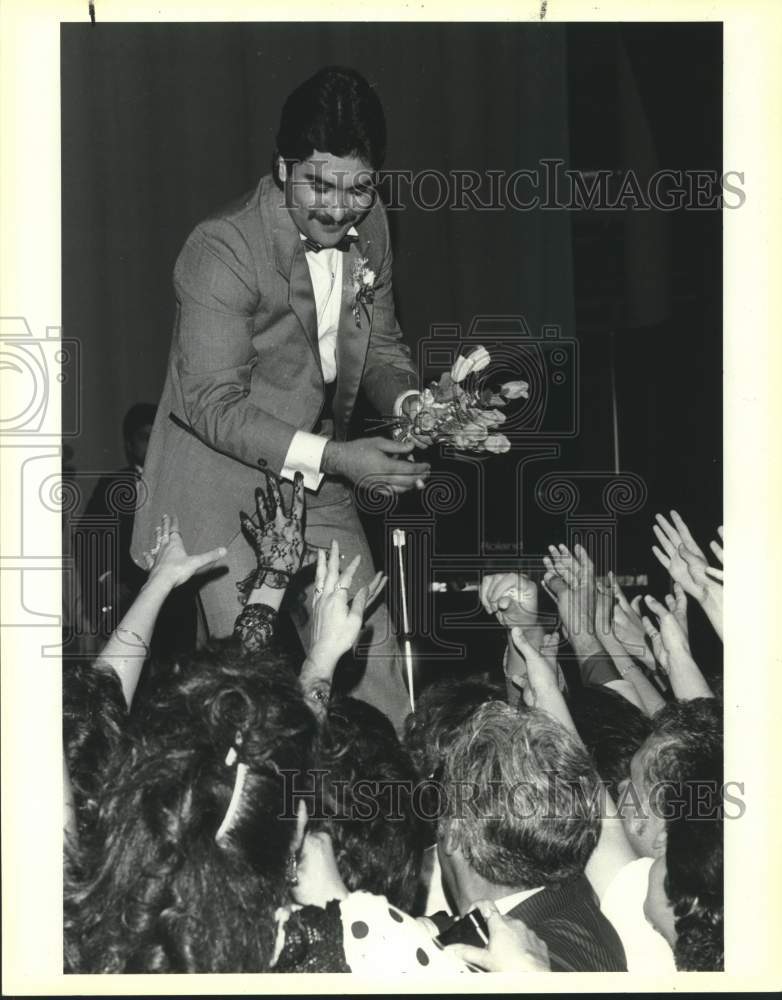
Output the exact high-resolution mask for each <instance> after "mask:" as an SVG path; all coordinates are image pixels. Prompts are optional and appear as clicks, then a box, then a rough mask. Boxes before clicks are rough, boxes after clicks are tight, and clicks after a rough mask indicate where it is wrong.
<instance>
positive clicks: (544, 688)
mask: <svg viewBox="0 0 782 1000" xmlns="http://www.w3.org/2000/svg"><path fill="white" fill-rule="evenodd" d="M511 637H512V639H513V645H514V646H515V647H516V649H517V650H518V651H519V653H521V655H522V656H523V658H524V668H525V669H524V670H520V669H518V667H517V668H516V671H515V672H514V676H513V677H512V678H511V679H512V680H513V681H514V683H516V684H518V686H519V687H521V688H522V690H523V697H524V704H525V705H528V706H529V707H530V708H535V707H544V706H545V704H546V702H547V699H548V697H549V695H550V694H551V692H552V691H556V692H557V694H559V692H560V690H561V689H560V678H559V672H558V670H557V661H556V654H554V657H553V662H552V656H551V650H552V647H554V648H556V645H557V644H558V638H559V637H558V635H557V633H556V632H554V633H552V637H549V636H547V637H546V640H544V642H545V645H544V650H543V651H539V650H538V649H537V648H536V647H535V646H534V645H533V644H532V643H531V642H530V641H529V638H528V637H527V636H526V634H525V632H524V629H523V628H521V627H520V626H516V627H515V628H513V629H512V630H511Z"/></svg>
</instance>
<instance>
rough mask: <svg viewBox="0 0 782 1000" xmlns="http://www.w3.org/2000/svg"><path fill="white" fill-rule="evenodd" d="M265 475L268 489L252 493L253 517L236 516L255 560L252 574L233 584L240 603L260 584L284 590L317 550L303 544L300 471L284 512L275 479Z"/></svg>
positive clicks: (303, 507)
mask: <svg viewBox="0 0 782 1000" xmlns="http://www.w3.org/2000/svg"><path fill="white" fill-rule="evenodd" d="M264 475H265V476H266V487H267V489H266V492H264V490H263V489H261V487H260V486H259V487H258V488H257V489H256V491H255V511H256V516H255V518H251V517H249V516H248V515H247V514H245V512H244V511H241V512H240V513H239V521H240V523H241V526H242V532H243V534H244V537H245V538H246V539H247V541H248V542H249V543H250V545H251V546H252V549H253V551H254V552H255V556H256V559H257V560H258V565H257V566H256V568H255V569H254V570H253V571H252V573H250V574H248V576H246V577H245V578H244V580H240V581H239V582H238V583H237V584H236V588H237V590H238V591H239V601H240V603H241V604H245V603H246V602H247V598H248V596H249V595H250V594H251V593H252V591H253V590H255V589H256V588H257V587H260V586H261V584H263V583H265V584H266V585H267V586H269V587H273V588H274V589H275V590H284V588H285V587H287V586H288V583H289V582H290V579H291V577H292V576H293V575H294V574H295V573H297V572H298V571H299V570H300V569H301V567H302V566H306V565H308V564H309V563H311V562H314V561H315V560H316V559H317V549H316V548H315V547H314V546H310V545H307V544H306V542H305V541H304V517H305V504H304V477H303V476H302V474H301V473H300V472H297V473H296V475H295V476H294V478H293V499H292V501H291V509H290V512H289V513H286V511H285V506H284V504H283V500H282V494H281V493H280V487H279V485H278V483H277V480H276V479H275V478H274V477H273V476H270V475H269V474H268V473H264ZM256 522H257V523H256Z"/></svg>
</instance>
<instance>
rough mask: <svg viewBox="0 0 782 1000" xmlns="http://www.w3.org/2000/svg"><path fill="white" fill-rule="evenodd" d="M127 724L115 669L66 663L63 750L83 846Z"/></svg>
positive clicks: (97, 664) (63, 687) (63, 695)
mask: <svg viewBox="0 0 782 1000" xmlns="http://www.w3.org/2000/svg"><path fill="white" fill-rule="evenodd" d="M126 724H127V709H126V706H125V698H124V696H123V694H122V685H121V684H120V681H119V677H117V674H116V673H115V671H114V670H113V668H112V667H110V666H108V665H107V664H101V663H100V661H98V662H96V663H94V664H87V663H72V664H64V665H63V670H62V736H63V750H64V753H65V762H66V764H67V765H68V776H69V778H70V782H71V789H72V791H73V802H74V806H75V811H76V827H77V832H78V838H79V842H80V843H82V844H85V845H86V842H87V839H88V838H89V837H90V836H91V835H92V832H93V830H94V826H95V821H96V818H97V811H98V795H99V793H100V791H101V789H102V788H103V787H104V784H105V780H104V775H105V771H106V768H107V767H108V765H109V763H110V761H111V759H112V757H113V755H114V752H115V750H116V748H117V746H118V745H119V742H120V740H121V737H122V734H123V732H124V730H125V726H126ZM71 860H74V856H73V855H72V856H71Z"/></svg>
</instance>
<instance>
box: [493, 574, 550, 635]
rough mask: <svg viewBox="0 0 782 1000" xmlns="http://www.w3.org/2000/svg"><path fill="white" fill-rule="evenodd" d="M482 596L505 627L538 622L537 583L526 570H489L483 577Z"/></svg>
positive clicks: (531, 624) (530, 624)
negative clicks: (518, 571)
mask: <svg viewBox="0 0 782 1000" xmlns="http://www.w3.org/2000/svg"><path fill="white" fill-rule="evenodd" d="M480 599H481V604H482V605H483V608H484V610H485V611H486V612H488V614H490V615H494V616H495V617H496V618H497V621H498V622H499V623H500V625H502V626H503V627H505V628H512V627H513V626H514V625H525V626H528V627H532V626H536V625H538V624H539V618H538V588H537V584H536V583H535V582H534V581H533V580H530V578H529V577H527V576H524V574H523V573H489V574H487V575H486V576H484V578H483V579H482V580H481V589H480Z"/></svg>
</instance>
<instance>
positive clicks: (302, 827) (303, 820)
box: [291, 799, 308, 854]
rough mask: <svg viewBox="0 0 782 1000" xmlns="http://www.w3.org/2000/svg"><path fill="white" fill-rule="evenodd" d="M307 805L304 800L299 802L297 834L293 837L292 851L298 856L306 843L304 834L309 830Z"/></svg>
mask: <svg viewBox="0 0 782 1000" xmlns="http://www.w3.org/2000/svg"><path fill="white" fill-rule="evenodd" d="M307 819H308V817H307V805H306V803H305V802H304V800H303V799H302V800H301V801H300V802H299V805H298V808H297V810H296V833H295V834H294V836H293V843H292V844H291V851H293V853H294V854H296V853H297V852H298V850H299V848H300V847H301V845H302V844H303V843H304V834H305V833H306V830H307Z"/></svg>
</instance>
